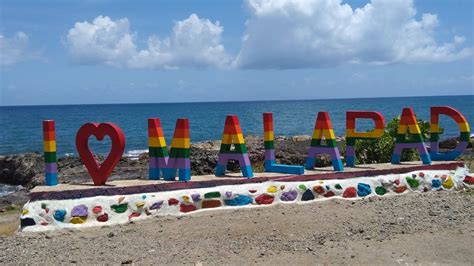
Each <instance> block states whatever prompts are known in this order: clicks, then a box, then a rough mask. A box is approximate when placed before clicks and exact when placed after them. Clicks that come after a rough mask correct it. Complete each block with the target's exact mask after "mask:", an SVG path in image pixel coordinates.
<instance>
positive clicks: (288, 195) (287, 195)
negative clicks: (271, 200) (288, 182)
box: [280, 190, 298, 201]
mask: <svg viewBox="0 0 474 266" xmlns="http://www.w3.org/2000/svg"><path fill="white" fill-rule="evenodd" d="M296 197H298V191H296V190H290V191H288V192H283V193H282V194H281V196H280V200H282V201H294V200H295V199H296Z"/></svg>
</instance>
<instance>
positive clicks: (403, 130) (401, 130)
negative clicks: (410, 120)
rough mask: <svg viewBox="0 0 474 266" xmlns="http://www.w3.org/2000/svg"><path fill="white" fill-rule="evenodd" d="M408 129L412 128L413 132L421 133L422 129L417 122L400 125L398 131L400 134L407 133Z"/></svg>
mask: <svg viewBox="0 0 474 266" xmlns="http://www.w3.org/2000/svg"><path fill="white" fill-rule="evenodd" d="M408 129H409V130H410V133H411V134H421V130H420V127H419V126H418V124H416V125H399V126H398V130H397V133H398V134H406V133H407V130H408Z"/></svg>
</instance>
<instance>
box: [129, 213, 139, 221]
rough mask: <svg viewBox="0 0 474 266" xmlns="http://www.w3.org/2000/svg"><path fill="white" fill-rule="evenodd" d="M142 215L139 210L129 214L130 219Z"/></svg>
mask: <svg viewBox="0 0 474 266" xmlns="http://www.w3.org/2000/svg"><path fill="white" fill-rule="evenodd" d="M139 216H140V213H139V212H132V213H131V214H130V215H129V216H128V219H129V220H130V219H132V218H136V217H139Z"/></svg>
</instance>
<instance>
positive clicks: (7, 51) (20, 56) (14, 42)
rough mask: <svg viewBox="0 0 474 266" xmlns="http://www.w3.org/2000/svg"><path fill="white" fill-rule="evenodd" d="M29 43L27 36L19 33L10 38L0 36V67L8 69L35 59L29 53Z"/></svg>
mask: <svg viewBox="0 0 474 266" xmlns="http://www.w3.org/2000/svg"><path fill="white" fill-rule="evenodd" d="M29 43H30V40H29V38H28V35H26V34H25V33H23V32H21V31H19V32H17V33H16V34H15V35H13V36H12V37H10V38H9V37H6V36H4V35H2V34H0V67H2V68H3V67H9V66H12V65H14V64H16V63H18V62H21V61H25V60H28V59H32V58H34V57H36V56H35V55H34V54H33V53H32V52H31V51H30V49H29Z"/></svg>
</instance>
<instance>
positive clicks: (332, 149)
mask: <svg viewBox="0 0 474 266" xmlns="http://www.w3.org/2000/svg"><path fill="white" fill-rule="evenodd" d="M323 138H324V140H325V141H326V144H322V140H323ZM323 153H324V154H329V155H330V156H331V161H332V166H333V167H334V170H335V171H344V167H343V166H342V161H341V155H340V154H339V150H338V149H337V145H336V136H335V135H334V130H333V129H332V125H331V120H330V119H329V115H328V113H327V112H319V113H318V117H317V118H316V124H315V125H314V131H313V139H312V140H311V146H310V147H309V151H308V158H307V159H306V166H305V167H306V169H308V170H311V169H313V167H314V163H315V161H316V155H318V154H323Z"/></svg>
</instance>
